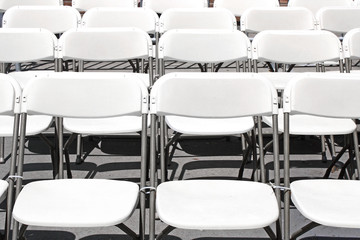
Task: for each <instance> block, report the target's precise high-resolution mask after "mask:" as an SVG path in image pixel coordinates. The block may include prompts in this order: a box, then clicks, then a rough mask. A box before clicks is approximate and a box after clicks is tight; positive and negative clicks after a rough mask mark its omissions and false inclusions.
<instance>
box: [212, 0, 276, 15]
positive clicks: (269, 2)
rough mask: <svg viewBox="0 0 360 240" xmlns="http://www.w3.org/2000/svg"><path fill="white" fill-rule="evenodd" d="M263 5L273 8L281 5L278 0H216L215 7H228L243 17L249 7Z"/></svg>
mask: <svg viewBox="0 0 360 240" xmlns="http://www.w3.org/2000/svg"><path fill="white" fill-rule="evenodd" d="M254 7H263V8H268V7H269V8H272V7H279V1H278V0H214V8H227V9H229V10H230V11H231V12H232V13H233V14H234V15H235V16H236V17H241V16H242V14H243V13H244V11H245V10H247V9H248V8H254Z"/></svg>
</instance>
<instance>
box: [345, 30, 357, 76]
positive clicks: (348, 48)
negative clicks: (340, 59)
mask: <svg viewBox="0 0 360 240" xmlns="http://www.w3.org/2000/svg"><path fill="white" fill-rule="evenodd" d="M359 41H360V28H356V29H353V30H351V31H349V32H348V33H347V34H346V35H345V36H344V39H343V49H344V58H345V69H346V72H347V73H349V72H352V61H353V60H354V61H357V60H359V59H360V46H359Z"/></svg>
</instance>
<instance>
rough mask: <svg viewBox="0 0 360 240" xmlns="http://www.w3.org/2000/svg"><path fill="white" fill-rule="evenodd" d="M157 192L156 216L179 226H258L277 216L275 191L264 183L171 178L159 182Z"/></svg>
mask: <svg viewBox="0 0 360 240" xmlns="http://www.w3.org/2000/svg"><path fill="white" fill-rule="evenodd" d="M156 193H157V197H156V211H157V213H158V215H159V218H160V219H161V220H162V221H164V222H165V223H166V224H168V225H171V226H173V227H176V228H181V229H201V230H242V229H257V228H263V227H266V226H269V225H270V224H272V223H273V222H275V221H276V220H277V219H278V217H279V210H278V205H277V202H276V198H275V194H274V191H273V190H272V189H271V187H269V186H267V185H265V184H263V183H257V182H244V181H225V180H184V181H173V182H165V183H162V184H160V185H159V186H158V187H157V190H156ZM244 193H245V194H244ZM255 206H256V207H255ZM234 213H237V214H234ZM257 216H261V217H257ZM225 220H226V221H225Z"/></svg>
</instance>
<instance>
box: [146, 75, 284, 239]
mask: <svg viewBox="0 0 360 240" xmlns="http://www.w3.org/2000/svg"><path fill="white" fill-rule="evenodd" d="M240 92H241V94H239V93H240ZM150 102H151V107H150V109H151V110H150V111H151V119H152V130H151V134H152V135H151V136H152V140H151V149H152V151H151V152H152V154H151V163H150V165H154V164H155V161H156V157H155V154H154V153H155V150H154V148H155V147H156V146H155V136H156V135H155V133H156V128H155V119H156V117H163V116H183V117H186V118H194V119H203V118H205V119H213V120H221V119H228V118H230V119H234V118H235V119H239V118H244V117H249V116H261V115H272V116H273V117H274V119H276V112H277V93H276V91H275V89H274V88H273V87H272V85H271V84H270V82H268V80H267V79H265V78H263V77H262V76H260V75H254V74H249V73H169V74H166V75H164V76H163V77H161V78H160V79H159V80H158V81H157V82H156V83H155V84H154V87H153V88H152V90H151V96H150ZM222 124H226V123H224V122H223V123H222ZM213 127H214V128H215V127H216V126H215V125H213ZM274 134H275V135H276V134H277V132H276V131H275V132H274ZM275 139H277V138H276V137H275ZM275 142H276V143H275V144H274V164H275V165H277V164H278V159H277V153H278V151H277V147H278V146H277V145H278V143H277V141H276V140H275ZM153 171H154V169H152V174H151V176H154V175H155V174H154V172H153ZM152 184H155V180H154V179H152ZM152 186H155V185H152ZM150 196H151V198H152V199H153V198H155V194H152V195H150ZM152 199H150V203H151V202H152V201H151V200H152ZM150 209H151V211H150V216H154V212H155V210H154V205H150ZM156 211H157V214H158V216H159V218H160V219H161V220H162V221H163V222H164V223H166V224H168V225H169V227H167V228H166V229H165V230H164V231H163V232H162V233H160V234H159V235H158V236H157V238H156V239H161V238H162V237H163V236H164V235H166V234H168V233H169V232H171V230H173V229H175V228H180V229H187V231H189V230H194V229H201V230H235V229H236V230H241V229H255V228H266V230H267V232H268V233H270V236H271V238H272V239H275V234H274V233H273V232H272V231H271V229H270V228H269V227H268V226H269V225H270V224H272V223H273V222H275V221H276V220H277V219H278V216H279V206H278V204H277V200H276V197H275V194H274V192H273V190H272V189H271V187H270V186H269V185H267V184H264V183H258V182H252V181H238V180H185V181H169V182H165V183H161V184H160V185H159V186H158V187H157V190H156ZM150 221H151V222H152V221H154V218H153V219H152V220H150ZM150 226H151V225H150ZM152 234H153V232H152V229H151V227H150V239H154V236H153V235H152Z"/></svg>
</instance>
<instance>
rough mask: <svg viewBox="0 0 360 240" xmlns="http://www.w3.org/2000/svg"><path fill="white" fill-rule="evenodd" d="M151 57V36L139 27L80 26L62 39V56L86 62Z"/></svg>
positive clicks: (67, 32)
mask: <svg viewBox="0 0 360 240" xmlns="http://www.w3.org/2000/svg"><path fill="white" fill-rule="evenodd" d="M150 56H152V42H151V39H150V37H149V35H148V34H147V33H146V32H144V31H142V30H140V29H137V28H81V29H72V30H69V31H66V32H65V33H64V34H63V35H62V36H61V37H60V39H59V58H62V59H64V60H68V59H76V60H83V61H122V60H129V59H140V58H141V59H148V58H149V57H150Z"/></svg>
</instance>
